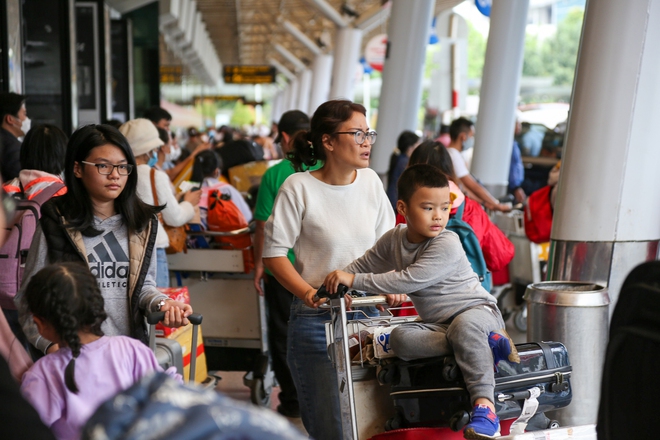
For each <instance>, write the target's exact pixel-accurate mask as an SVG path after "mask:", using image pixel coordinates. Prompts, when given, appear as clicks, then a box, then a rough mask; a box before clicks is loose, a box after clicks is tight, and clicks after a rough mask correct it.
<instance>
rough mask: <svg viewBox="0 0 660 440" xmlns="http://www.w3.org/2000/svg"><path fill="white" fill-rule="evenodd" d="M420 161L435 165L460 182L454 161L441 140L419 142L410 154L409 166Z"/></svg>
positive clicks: (450, 177) (451, 178)
mask: <svg viewBox="0 0 660 440" xmlns="http://www.w3.org/2000/svg"><path fill="white" fill-rule="evenodd" d="M418 163H426V164H429V165H433V166H434V167H437V168H439V169H440V171H442V172H443V173H445V175H446V176H447V177H448V178H449V179H450V180H453V181H454V183H456V182H458V178H457V177H456V173H455V172H454V163H453V162H452V161H451V156H450V155H449V152H448V151H447V148H446V147H445V146H444V145H443V144H442V143H441V142H436V141H424V142H422V143H421V144H419V146H418V147H417V148H415V151H413V153H412V155H411V156H410V160H409V161H408V166H412V165H417V164H418Z"/></svg>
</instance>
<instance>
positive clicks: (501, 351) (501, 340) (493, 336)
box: [488, 332, 511, 370]
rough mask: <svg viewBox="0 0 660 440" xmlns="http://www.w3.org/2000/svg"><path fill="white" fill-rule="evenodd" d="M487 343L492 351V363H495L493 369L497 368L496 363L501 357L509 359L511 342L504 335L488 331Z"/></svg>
mask: <svg viewBox="0 0 660 440" xmlns="http://www.w3.org/2000/svg"><path fill="white" fill-rule="evenodd" d="M488 345H489V346H490V349H491V350H492V352H493V363H494V364H495V370H497V364H499V363H500V361H501V360H502V359H509V355H510V354H511V342H509V338H507V337H506V336H503V335H501V334H499V333H495V332H490V334H489V335H488Z"/></svg>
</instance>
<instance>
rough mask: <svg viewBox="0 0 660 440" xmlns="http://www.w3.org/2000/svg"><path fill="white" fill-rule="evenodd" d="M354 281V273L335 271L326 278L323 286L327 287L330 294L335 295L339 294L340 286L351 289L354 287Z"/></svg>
mask: <svg viewBox="0 0 660 440" xmlns="http://www.w3.org/2000/svg"><path fill="white" fill-rule="evenodd" d="M354 279H355V275H353V274H352V273H348V272H344V271H342V270H335V271H332V272H330V273H329V274H328V275H327V276H326V277H325V281H324V282H323V285H324V286H325V288H326V290H327V291H328V292H329V293H331V294H334V293H337V288H338V287H339V285H340V284H343V285H344V286H346V287H348V288H349V289H350V288H351V287H353V280H354Z"/></svg>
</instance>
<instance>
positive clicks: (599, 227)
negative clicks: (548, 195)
mask: <svg viewBox="0 0 660 440" xmlns="http://www.w3.org/2000/svg"><path fill="white" fill-rule="evenodd" d="M658 41H660V2H658V1H653V0H640V1H638V2H635V3H634V4H628V3H621V2H617V1H616V0H602V1H598V2H595V1H592V2H588V3H587V8H586V13H585V24H584V27H583V31H582V42H581V45H580V52H579V55H578V65H577V73H576V79H575V84H574V91H573V100H572V103H571V112H570V119H569V124H568V132H567V136H566V141H565V143H564V152H563V155H562V170H561V177H560V183H559V189H558V194H557V202H556V203H557V204H556V209H555V214H554V222H553V229H552V246H551V251H552V252H551V255H550V258H551V260H550V263H551V266H550V267H549V272H548V273H549V275H550V276H551V277H552V279H562V280H587V281H593V282H598V283H601V284H607V285H609V294H610V297H611V304H612V305H611V307H610V309H611V310H612V309H613V308H614V304H616V300H617V298H618V294H619V290H620V288H621V284H622V283H623V280H624V278H625V277H626V275H627V274H628V272H630V270H631V269H632V268H633V267H635V266H637V265H638V264H640V263H642V262H643V261H647V260H652V259H654V258H656V256H657V255H658V242H659V240H660V223H659V222H658V219H659V218H660V173H658V170H657V168H658V166H657V165H658V163H660V149H659V148H657V139H658V137H660V125H659V124H658V121H660V83H659V82H658V81H657V78H658V75H660V52H659V51H658V50H657V42H658ZM614 85H616V87H614ZM597 247H598V248H600V249H601V250H599V251H598V250H596V248H597ZM568 248H570V249H571V253H572V252H573V251H579V252H580V254H579V256H578V255H577V254H576V255H575V259H574V260H573V261H571V260H570V258H571V255H569V254H567V255H563V254H562V252H564V251H565V250H567V249H568ZM578 248H579V249H578Z"/></svg>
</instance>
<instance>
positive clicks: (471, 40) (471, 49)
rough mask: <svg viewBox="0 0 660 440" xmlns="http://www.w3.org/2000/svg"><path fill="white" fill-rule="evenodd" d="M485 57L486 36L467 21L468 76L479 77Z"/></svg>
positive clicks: (471, 77)
mask: <svg viewBox="0 0 660 440" xmlns="http://www.w3.org/2000/svg"><path fill="white" fill-rule="evenodd" d="M485 58H486V38H485V37H484V36H483V35H481V33H480V32H479V31H478V30H476V29H475V28H474V26H472V24H471V23H470V22H468V78H470V79H473V78H481V74H482V72H483V70H484V59H485Z"/></svg>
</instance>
